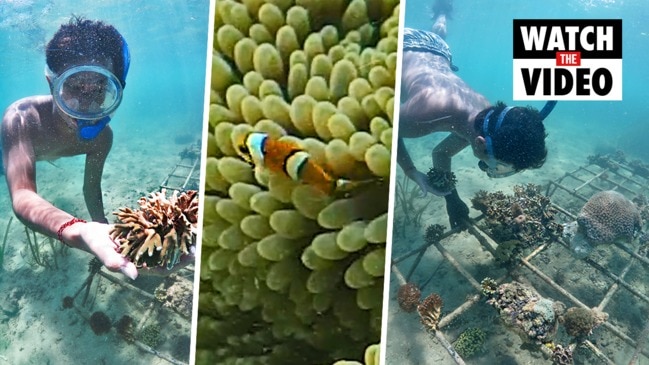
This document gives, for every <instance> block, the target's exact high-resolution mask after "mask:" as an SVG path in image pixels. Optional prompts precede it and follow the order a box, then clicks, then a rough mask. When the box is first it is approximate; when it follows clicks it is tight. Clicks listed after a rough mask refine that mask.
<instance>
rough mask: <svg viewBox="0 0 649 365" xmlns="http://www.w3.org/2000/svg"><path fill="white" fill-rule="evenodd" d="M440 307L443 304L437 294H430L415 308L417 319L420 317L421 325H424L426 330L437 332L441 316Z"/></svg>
mask: <svg viewBox="0 0 649 365" xmlns="http://www.w3.org/2000/svg"><path fill="white" fill-rule="evenodd" d="M442 305H444V302H443V301H442V298H441V297H440V296H439V294H436V293H432V294H430V295H429V296H427V297H426V298H425V299H424V300H422V301H421V303H419V305H418V306H417V312H419V317H421V324H423V325H424V327H425V328H426V330H429V331H436V330H437V325H438V324H439V319H440V317H441V315H442Z"/></svg>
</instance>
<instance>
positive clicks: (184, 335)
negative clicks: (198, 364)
mask: <svg viewBox="0 0 649 365" xmlns="http://www.w3.org/2000/svg"><path fill="white" fill-rule="evenodd" d="M179 128H180V127H179ZM181 132H182V131H181V130H178V131H169V130H164V129H159V130H158V131H155V130H154V129H153V128H152V129H151V130H150V131H148V130H147V131H146V133H147V135H148V136H149V138H147V139H144V138H142V137H141V135H137V134H131V135H124V134H122V133H120V132H115V140H114V143H113V149H112V151H111V153H110V155H109V157H108V161H107V162H106V166H105V171H104V176H103V179H102V187H103V193H104V209H105V212H106V213H107V217H108V219H109V221H111V222H112V221H113V219H114V217H113V216H112V214H111V213H112V212H113V211H115V210H117V208H119V207H121V206H130V207H132V208H135V207H137V199H138V198H139V197H141V196H143V195H147V194H148V193H149V192H151V191H153V190H157V188H158V186H159V185H160V183H161V182H162V181H163V180H164V178H165V177H166V176H167V175H168V174H169V173H170V172H171V170H172V168H173V167H174V166H175V164H176V163H178V162H180V157H179V156H178V154H179V153H180V152H181V151H182V150H183V149H184V148H186V147H188V145H186V144H176V143H175V142H174V140H173V138H174V136H175V135H177V134H180V133H181ZM198 139H199V136H198V134H197V135H196V137H195V139H194V141H198ZM164 141H169V142H168V143H164ZM190 144H191V143H190ZM139 151H141V152H139ZM83 161H84V159H83V157H72V158H62V159H59V160H57V161H54V164H55V165H56V166H53V165H51V164H48V163H47V162H39V163H38V165H37V178H38V188H39V193H40V194H42V196H43V197H45V198H46V199H47V200H49V201H51V202H53V203H54V204H55V205H56V206H58V207H60V208H62V209H64V210H66V211H68V212H70V213H72V214H75V215H76V216H77V217H81V218H85V219H87V218H88V217H89V215H88V213H87V210H86V207H85V203H84V201H83V197H82V190H81V188H82V181H83ZM0 207H2V209H3V210H4V212H5V214H3V215H2V218H1V219H0V232H2V233H4V231H5V227H6V224H7V221H8V219H9V217H10V216H12V215H13V213H12V212H11V206H10V201H9V198H8V193H7V187H6V185H5V184H4V183H3V184H0ZM43 238H44V236H41V235H39V239H43ZM54 245H55V247H56V251H57V252H58V253H57V256H56V258H57V264H58V268H44V267H41V266H37V265H35V264H34V262H33V259H32V255H31V253H30V250H29V247H28V245H27V241H26V236H25V232H24V228H23V225H22V224H21V223H20V222H19V221H18V220H17V219H15V218H14V220H13V222H12V224H11V228H10V231H9V235H8V240H7V248H6V254H5V259H4V265H3V270H2V273H1V274H0V329H1V330H0V364H66V363H68V364H69V363H76V364H126V363H129V364H170V363H173V362H169V361H167V360H164V359H163V358H161V357H159V356H156V355H153V354H151V353H149V352H147V351H144V350H142V349H139V348H138V347H137V346H136V345H135V344H133V343H128V342H126V341H125V340H124V339H123V337H122V336H120V335H119V334H117V332H116V330H115V328H114V327H113V329H112V330H111V331H110V332H109V333H105V334H101V335H96V334H95V333H94V332H93V331H92V329H91V327H90V325H89V323H88V322H87V321H86V320H85V319H84V316H89V315H90V314H91V313H93V312H95V311H103V312H105V313H106V314H107V315H108V317H109V318H110V319H111V321H112V322H113V323H115V322H117V321H118V320H119V319H120V318H121V317H122V316H123V315H130V316H131V317H133V318H134V320H135V325H138V324H139V322H140V321H141V320H142V319H143V318H145V320H144V321H143V323H142V324H141V326H140V328H143V327H146V326H148V325H158V326H159V327H160V333H161V337H160V344H159V345H158V346H156V350H158V351H159V352H160V353H161V356H163V357H168V358H170V359H176V360H177V362H176V363H188V361H189V346H190V322H191V320H190V319H189V318H185V317H183V316H181V315H179V314H178V313H177V312H175V311H172V310H168V309H166V308H162V304H161V303H160V302H158V301H157V300H155V299H153V298H150V297H147V296H145V295H143V294H141V293H140V292H139V291H138V290H136V289H131V287H130V286H128V285H127V286H123V285H120V284H116V283H113V282H111V281H109V280H107V279H106V278H104V277H100V276H99V275H97V276H95V278H94V281H93V284H92V286H91V289H90V291H89V294H88V299H87V304H86V305H83V304H82V301H83V297H84V292H81V293H80V294H79V296H78V297H77V298H76V300H75V302H74V303H75V305H76V306H77V307H78V308H80V311H77V310H75V309H73V308H71V309H63V307H62V301H63V298H64V297H65V296H73V295H75V293H77V291H78V290H80V288H81V287H82V284H83V283H84V281H85V280H86V278H87V276H88V262H89V261H90V259H91V258H92V257H93V256H91V255H90V254H88V253H85V252H82V251H80V250H76V249H67V250H66V251H65V253H64V254H61V253H60V252H59V249H60V243H58V242H54ZM43 251H44V252H47V253H49V252H51V249H50V248H49V247H45V248H43ZM103 271H106V270H105V269H104V270H103ZM180 274H182V275H183V277H185V278H186V279H187V280H192V281H193V272H191V271H188V270H182V271H181V272H180ZM113 277H115V278H116V279H118V280H119V281H124V282H127V283H128V284H133V285H135V286H136V287H138V288H140V289H141V290H142V291H144V292H146V293H150V294H153V293H154V291H155V288H156V287H158V286H159V285H160V284H161V283H162V282H163V281H164V279H163V278H160V277H152V276H144V275H140V277H138V279H136V280H135V281H131V280H130V279H127V278H125V277H124V276H123V275H121V274H114V275H113ZM148 310H150V312H147V311H148ZM82 314H83V316H82Z"/></svg>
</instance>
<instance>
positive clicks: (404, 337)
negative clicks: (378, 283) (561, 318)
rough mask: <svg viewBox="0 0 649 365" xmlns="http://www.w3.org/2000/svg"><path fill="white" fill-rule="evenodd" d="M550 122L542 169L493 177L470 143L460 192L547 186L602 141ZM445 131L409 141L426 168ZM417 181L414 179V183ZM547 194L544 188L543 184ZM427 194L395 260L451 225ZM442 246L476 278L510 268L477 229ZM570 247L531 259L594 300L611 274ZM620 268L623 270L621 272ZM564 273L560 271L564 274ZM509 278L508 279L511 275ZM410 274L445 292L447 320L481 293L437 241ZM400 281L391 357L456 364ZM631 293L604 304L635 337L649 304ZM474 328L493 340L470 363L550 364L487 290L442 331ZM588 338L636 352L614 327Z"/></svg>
mask: <svg viewBox="0 0 649 365" xmlns="http://www.w3.org/2000/svg"><path fill="white" fill-rule="evenodd" d="M555 113H556V112H555ZM559 119H560V117H559V116H558V114H557V116H556V120H559ZM561 120H562V123H572V122H576V121H572V120H566V119H565V118H562V119H561ZM548 129H549V137H548V139H547V146H548V159H547V162H546V163H545V165H544V166H543V167H542V168H541V169H538V170H530V171H525V172H523V173H520V174H517V175H515V176H512V177H509V178H504V179H489V178H487V177H486V176H485V174H484V173H483V172H481V171H480V170H479V169H478V168H477V166H476V165H477V160H476V159H475V158H474V157H473V156H472V154H471V152H470V151H469V150H465V151H463V152H461V153H460V154H459V155H458V156H456V157H455V158H454V159H453V168H454V172H455V174H456V176H457V179H458V191H459V194H460V197H461V198H462V199H463V200H464V202H465V203H467V205H469V207H470V206H471V204H470V201H469V200H470V198H471V197H473V195H474V194H475V193H476V192H477V191H479V190H486V191H489V192H494V191H497V190H502V191H503V192H504V193H506V194H512V187H513V186H514V185H516V184H526V183H535V184H539V185H542V186H544V185H545V184H546V183H547V182H548V181H550V180H556V179H558V178H560V177H562V176H564V174H565V172H567V171H572V170H574V169H576V168H577V167H578V166H583V165H585V164H586V158H587V156H588V155H590V154H593V153H594V146H593V145H591V144H590V143H588V141H592V140H596V139H595V138H594V136H588V135H584V134H581V135H577V134H576V133H575V132H572V129H569V130H564V131H561V133H559V132H558V131H557V130H556V129H554V128H553V126H552V125H550V126H549V127H548ZM573 133H575V134H573ZM586 133H588V132H586ZM443 137H444V136H429V137H424V138H420V139H409V140H406V145H407V147H408V150H409V152H410V154H411V156H412V158H413V161H415V164H416V166H417V168H418V169H419V170H420V171H423V172H426V171H427V170H428V168H430V167H431V165H432V161H431V158H430V151H431V149H432V148H433V147H434V146H435V145H436V144H437V143H438V142H439V141H441V140H442V139H443ZM402 178H403V175H402V171H401V169H398V170H397V179H398V180H401V179H402ZM412 185H413V184H412V183H410V186H412ZM543 193H545V191H544V190H543ZM431 199H432V201H431ZM429 201H430V203H429V205H428V207H427V208H426V210H425V211H424V213H423V215H422V219H421V225H420V226H419V227H413V226H412V225H409V226H408V227H407V228H405V229H404V228H403V227H398V226H397V227H395V230H397V231H396V234H397V235H398V236H397V237H395V238H394V240H393V246H392V258H393V259H395V258H399V257H401V256H403V255H404V254H405V253H407V252H409V251H411V250H413V249H414V248H417V247H420V246H422V245H423V244H424V238H423V237H424V234H425V230H426V227H427V226H428V225H430V224H442V225H444V226H445V227H446V228H445V229H446V230H448V229H449V225H448V218H447V216H446V208H445V203H444V201H443V199H442V198H440V197H431V196H430V195H429V196H427V197H426V198H423V199H421V200H419V201H417V202H416V206H423V205H424V204H426V203H428V202H429ZM553 201H554V199H553ZM399 209H400V206H399V205H398V204H397V206H396V212H395V217H396V218H397V219H399V217H400V216H401V215H402V214H403V213H402V212H401V211H400V210H399ZM478 215H479V212H478V211H476V210H475V209H473V208H471V212H470V216H471V217H477V216H478ZM441 245H442V246H443V247H444V248H445V249H446V250H448V251H449V252H450V253H451V255H452V256H453V257H454V258H455V259H457V261H459V262H460V264H461V265H462V266H463V267H464V268H465V269H467V270H468V271H469V273H470V274H471V275H472V276H473V277H474V278H476V279H477V280H478V281H480V280H481V279H482V278H484V277H486V276H489V277H492V278H498V277H501V276H502V275H504V274H505V273H506V271H505V270H504V269H501V268H499V267H497V266H496V265H495V264H494V262H493V258H492V256H491V254H490V253H488V252H487V251H486V250H485V249H484V248H483V247H482V246H481V245H480V244H479V243H478V241H477V239H476V238H475V237H474V236H473V235H471V234H469V233H467V232H466V231H465V232H461V233H458V234H455V235H452V236H450V237H448V238H446V239H444V240H442V242H441ZM566 252H567V250H566V249H565V248H563V247H556V248H555V247H550V248H549V249H547V250H546V251H544V252H543V253H541V254H540V255H538V256H537V257H535V258H534V261H533V263H534V264H535V265H536V266H537V267H543V271H544V272H545V273H547V274H549V275H550V276H551V277H553V278H555V280H557V279H556V278H557V277H559V276H561V277H562V280H563V283H562V284H561V285H562V286H563V287H564V288H565V289H566V290H568V291H569V292H571V293H573V294H575V295H577V296H578V298H579V299H580V300H582V302H584V303H585V304H586V305H589V306H596V305H597V304H599V301H600V300H601V299H602V296H603V295H604V294H605V292H606V290H607V289H608V287H609V286H610V285H611V281H610V280H609V279H607V278H605V279H602V277H603V275H601V274H598V273H595V272H594V269H592V267H589V266H587V265H585V264H583V263H582V262H578V261H576V260H574V259H573V258H572V257H570V256H569V255H566ZM620 256H621V255H620V254H619V250H617V251H613V250H609V249H607V248H605V247H598V248H597V249H596V253H595V254H594V256H593V257H596V258H602V260H603V261H604V262H607V263H609V264H610V266H613V267H623V265H622V263H623V262H624V263H625V262H626V261H625V260H627V259H628V258H627V257H620ZM415 257H416V255H413V256H411V257H409V258H407V259H405V260H404V261H403V262H400V263H399V264H398V265H397V266H398V267H399V269H400V271H401V273H402V274H403V275H407V274H408V272H409V271H410V269H411V267H412V265H413V262H414V260H415ZM598 261H600V260H598ZM619 271H620V270H619V269H618V270H617V272H619ZM513 272H514V273H515V274H516V275H520V278H519V280H521V281H525V280H527V279H529V281H530V282H531V283H532V285H534V286H535V287H536V288H537V289H538V290H539V291H540V293H541V295H545V296H548V297H551V298H555V299H558V300H560V301H563V302H564V303H565V304H566V305H567V306H568V307H570V306H572V304H571V303H570V302H569V301H568V300H567V299H564V298H563V297H562V296H561V295H559V294H557V293H556V292H555V291H554V290H553V289H552V288H549V287H548V286H547V285H546V284H545V283H543V282H541V280H540V279H538V278H536V276H535V275H533V274H532V273H531V272H530V271H529V270H528V269H525V268H518V269H516V270H514V271H513ZM559 272H561V273H560V274H559ZM431 277H432V278H431ZM644 277H646V271H644V270H641V269H640V270H638V268H634V269H632V270H631V271H630V272H629V274H628V276H627V277H626V279H627V281H629V282H632V283H633V285H634V287H636V288H637V289H638V290H639V291H640V292H641V293H645V294H646V293H647V292H648V290H649V285H647V284H646V283H644V284H642V281H643V280H642V278H644ZM506 280H507V281H509V280H511V278H508V279H506ZM410 281H412V282H414V283H416V284H418V285H422V284H424V283H426V282H427V284H426V285H425V287H423V288H422V289H421V291H422V299H423V298H424V297H425V296H427V295H429V294H430V293H433V292H434V293H438V294H439V295H440V296H441V297H442V298H443V300H444V307H443V308H442V319H443V318H444V315H445V314H448V313H449V312H451V311H453V310H455V309H456V308H457V307H458V306H459V305H461V304H463V303H464V302H465V301H466V300H467V298H468V297H469V296H471V295H474V294H476V293H477V291H476V290H475V289H473V288H472V287H471V286H470V284H469V282H468V281H467V280H466V279H465V278H464V277H463V276H462V275H460V274H459V273H458V271H457V270H456V269H455V268H454V267H453V266H452V265H450V264H449V263H448V262H446V261H445V260H444V259H443V257H442V255H441V254H440V252H439V251H438V250H437V249H436V248H435V247H430V248H428V249H427V250H426V252H425V254H424V256H423V258H422V259H421V262H420V263H419V264H418V265H417V267H416V269H415V270H414V272H413V274H412V277H411V279H410ZM399 285H400V282H399V281H398V279H397V278H396V275H394V271H393V272H392V273H391V276H390V298H389V308H388V322H387V326H388V327H387V328H388V334H387V343H386V347H387V351H386V353H387V359H386V364H455V362H454V361H453V359H452V358H451V356H450V355H449V354H448V352H447V351H446V349H445V348H444V347H443V346H442V345H441V343H440V342H439V341H438V340H437V339H435V338H434V334H429V333H426V331H425V330H424V329H423V326H422V325H421V323H420V319H419V315H418V314H417V312H416V311H414V312H412V313H407V312H405V311H403V310H402V309H401V308H400V307H399V305H398V303H397V301H396V294H397V291H398V288H399ZM630 297H631V295H630V294H629V293H627V292H624V291H623V290H622V291H618V292H617V293H616V295H615V296H614V297H613V298H614V299H613V300H612V301H611V303H609V305H608V306H607V307H606V308H605V311H606V312H609V314H610V315H611V318H615V320H614V323H615V324H616V325H618V326H619V327H620V328H625V329H627V332H626V334H627V335H628V336H629V337H631V338H637V337H638V334H639V332H640V331H641V329H642V328H640V326H642V325H643V323H644V322H645V321H646V310H647V309H648V308H647V306H646V305H645V304H644V303H637V302H638V300H637V299H632V298H630ZM584 298H592V300H591V301H590V302H589V301H587V300H584ZM643 313H644V315H643ZM470 327H479V328H481V329H482V330H484V331H485V333H486V335H487V340H486V342H485V344H484V347H483V351H482V352H481V353H479V354H478V355H476V356H473V357H469V358H464V360H465V361H466V363H467V364H550V363H551V360H550V359H548V358H547V357H544V355H543V354H542V353H541V351H540V350H539V349H538V346H536V347H535V346H530V345H527V344H524V343H523V341H522V339H521V338H520V337H519V336H518V335H517V334H515V333H514V332H512V331H510V330H508V329H507V328H506V327H505V326H504V325H503V324H502V322H501V320H500V318H498V314H497V311H496V310H495V309H494V308H492V307H491V306H489V305H488V304H486V303H485V298H484V297H480V299H479V300H478V302H477V303H475V304H474V305H473V306H471V308H470V309H469V310H468V311H467V312H465V313H463V314H462V315H460V316H458V317H456V319H455V320H454V321H453V322H451V323H450V324H449V325H447V326H445V327H444V328H443V329H442V333H443V334H444V336H445V338H446V340H448V341H449V342H450V343H453V342H454V341H455V340H456V339H457V338H458V337H459V335H460V333H461V332H462V331H464V330H465V329H467V328H470ZM589 339H590V340H591V341H592V342H594V343H596V344H597V346H598V347H599V348H600V349H601V350H602V351H603V352H604V353H605V354H606V355H607V356H608V357H609V358H610V359H612V360H613V361H614V362H615V363H625V364H626V363H628V362H629V360H630V357H631V355H632V352H633V351H632V350H631V351H629V346H628V345H627V344H624V343H622V342H621V341H620V340H619V339H617V337H615V336H613V335H612V334H611V333H610V332H608V330H605V329H603V328H597V329H595V331H594V334H593V335H591V336H590V337H589ZM567 342H568V337H567V335H566V334H565V332H564V330H563V329H562V327H560V329H559V332H558V334H557V343H563V344H565V343H567ZM579 351H582V352H579ZM574 357H575V363H576V364H589V363H598V362H596V358H595V357H594V356H592V355H591V354H590V353H589V351H586V350H578V352H576V353H575V356H574ZM647 363H649V362H648V361H647V359H646V358H643V357H642V356H640V359H639V361H638V362H637V364H647Z"/></svg>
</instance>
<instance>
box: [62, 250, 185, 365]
mask: <svg viewBox="0 0 649 365" xmlns="http://www.w3.org/2000/svg"><path fill="white" fill-rule="evenodd" d="M176 275H177V279H178V280H182V281H186V282H188V283H189V285H190V287H191V285H192V283H193V278H194V268H193V265H191V266H188V267H186V268H183V269H181V270H180V271H179V272H178V273H177V274H176ZM104 280H106V281H107V283H106V282H104ZM165 280H167V278H164V279H163V278H159V277H158V278H155V279H153V280H152V281H151V283H153V284H154V285H155V286H153V290H151V289H152V288H144V289H143V288H140V287H138V286H135V285H133V284H132V282H130V281H127V280H126V279H124V278H123V276H122V275H119V274H114V273H111V272H109V271H107V270H106V269H105V268H104V267H103V265H102V264H101V262H99V260H97V259H96V258H93V259H92V260H91V261H90V263H89V274H88V277H87V278H86V280H85V281H84V283H83V284H82V285H81V286H80V287H79V289H78V290H77V291H76V293H75V294H74V295H73V296H72V297H71V298H72V303H71V305H72V307H73V308H74V309H75V310H76V312H77V313H78V314H79V315H80V316H81V317H82V318H83V319H84V320H85V321H86V322H90V317H91V312H92V311H93V307H94V303H96V302H97V301H98V300H100V301H101V300H104V301H106V300H110V301H111V302H113V301H114V299H106V298H101V295H102V293H103V292H104V290H102V289H101V287H102V285H117V286H119V290H118V293H119V294H118V295H119V296H120V297H122V299H123V300H124V301H125V302H127V303H129V304H128V308H127V305H123V307H124V308H123V309H122V310H123V311H125V312H126V313H128V312H129V310H130V311H131V312H133V309H136V310H135V311H134V312H135V313H136V314H137V318H133V319H134V323H133V328H132V336H130V337H129V338H127V337H125V336H124V334H122V333H119V330H117V329H116V328H115V326H114V325H113V327H112V328H111V329H110V333H111V334H113V335H115V336H116V337H121V338H122V339H123V340H124V341H126V342H127V343H130V344H132V345H133V346H136V347H137V348H139V349H140V350H141V351H143V352H145V353H148V354H151V355H153V356H155V357H157V358H159V359H161V360H164V362H167V363H169V364H174V365H185V364H188V363H189V352H190V349H189V346H190V342H189V341H186V349H180V350H179V349H178V344H179V340H178V338H179V336H178V335H172V336H169V335H168V332H167V331H165V329H167V328H169V327H170V326H172V324H173V323H176V324H177V325H178V326H181V327H182V329H178V328H174V329H173V331H171V333H172V334H177V333H186V334H187V339H189V333H190V331H191V313H179V312H178V311H177V310H174V309H172V308H169V307H166V306H164V305H163V304H162V302H161V301H160V300H159V299H158V298H156V295H155V294H152V293H151V291H152V292H153V293H156V292H158V291H159V290H161V291H164V290H165ZM158 282H159V284H158ZM151 283H149V284H151ZM145 289H146V290H145ZM190 294H191V293H190ZM190 302H191V298H190ZM190 312H191V309H190ZM188 315H189V316H188ZM149 325H157V326H159V327H160V329H161V330H160V340H161V341H160V343H159V344H158V345H156V346H155V348H154V347H151V346H150V345H148V344H147V343H145V342H146V341H141V340H140V339H139V338H140V336H141V334H142V333H143V330H144V328H145V327H147V326H149ZM184 344H185V343H183V344H182V345H184ZM184 350H186V356H187V357H186V358H179V356H178V352H179V351H180V352H184Z"/></svg>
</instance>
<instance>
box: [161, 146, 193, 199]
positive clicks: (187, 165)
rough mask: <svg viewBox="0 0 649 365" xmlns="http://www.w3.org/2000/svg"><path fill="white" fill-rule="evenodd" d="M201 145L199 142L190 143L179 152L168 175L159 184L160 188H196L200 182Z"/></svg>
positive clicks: (179, 189)
mask: <svg viewBox="0 0 649 365" xmlns="http://www.w3.org/2000/svg"><path fill="white" fill-rule="evenodd" d="M200 156H201V146H200V144H199V143H195V144H192V145H191V146H190V147H188V148H186V149H185V150H184V151H182V152H181V153H180V162H178V163H177V164H176V165H175V166H174V167H173V169H172V170H171V172H170V173H169V175H167V177H166V178H165V179H164V180H163V181H162V183H161V184H160V189H161V190H162V189H167V190H169V191H174V190H178V191H179V192H183V191H186V190H198V186H199V183H200V177H199V174H200V166H201V157H200Z"/></svg>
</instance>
